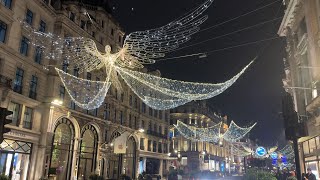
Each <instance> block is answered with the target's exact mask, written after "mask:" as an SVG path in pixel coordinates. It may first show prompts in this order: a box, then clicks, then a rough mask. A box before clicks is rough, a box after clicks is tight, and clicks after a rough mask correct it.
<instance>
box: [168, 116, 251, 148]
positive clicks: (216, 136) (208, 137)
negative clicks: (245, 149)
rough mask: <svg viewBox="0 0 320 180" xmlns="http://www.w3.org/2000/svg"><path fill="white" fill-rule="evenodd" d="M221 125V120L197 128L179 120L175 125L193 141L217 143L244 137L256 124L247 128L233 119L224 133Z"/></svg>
mask: <svg viewBox="0 0 320 180" xmlns="http://www.w3.org/2000/svg"><path fill="white" fill-rule="evenodd" d="M221 125H222V123H221V122H220V123H218V124H216V125H213V126H211V127H208V128H197V127H194V126H191V125H187V124H185V123H183V122H181V121H179V120H178V121H177V124H176V125H174V126H175V128H176V129H177V130H178V131H179V133H181V134H182V135H183V136H184V137H185V138H187V139H190V140H193V141H203V142H215V143H217V142H219V141H221V140H225V141H227V142H231V143H232V142H235V141H237V140H239V139H242V138H243V137H244V136H245V135H247V134H248V133H249V132H250V131H251V129H252V128H253V127H254V126H255V125H256V124H254V125H252V126H250V127H247V128H243V127H239V126H238V125H236V124H235V123H234V122H233V121H232V122H231V124H230V127H229V128H228V130H227V131H226V132H225V133H223V134H221Z"/></svg>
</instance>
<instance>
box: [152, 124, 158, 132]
mask: <svg viewBox="0 0 320 180" xmlns="http://www.w3.org/2000/svg"><path fill="white" fill-rule="evenodd" d="M153 131H154V132H157V124H156V123H155V124H154V126H153Z"/></svg>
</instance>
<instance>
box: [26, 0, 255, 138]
mask: <svg viewBox="0 0 320 180" xmlns="http://www.w3.org/2000/svg"><path fill="white" fill-rule="evenodd" d="M212 2H213V0H207V1H205V2H204V3H203V4H201V5H200V6H199V7H197V8H196V9H194V10H193V11H191V12H190V13H188V14H186V15H184V16H182V17H181V18H178V19H177V20H174V21H172V22H170V23H168V24H167V25H164V26H162V27H159V28H156V29H151V30H146V31H137V32H133V33H130V34H129V35H127V36H126V38H125V41H124V43H123V47H122V48H121V49H120V50H119V51H118V52H116V53H112V52H111V47H110V46H109V45H107V46H105V52H104V53H103V52H100V51H99V50H98V47H97V45H96V43H95V41H94V40H92V39H89V38H83V37H75V38H72V37H70V38H68V37H63V38H62V37H59V36H56V35H54V34H52V33H43V32H39V31H36V30H35V29H33V28H32V27H30V26H29V25H28V24H27V23H22V24H23V27H24V29H25V30H26V31H28V32H29V33H27V34H28V36H29V38H31V39H33V41H32V44H33V45H34V46H36V47H39V48H41V49H42V50H43V52H46V54H47V57H48V58H51V59H55V60H57V59H58V60H61V61H63V62H62V63H63V64H68V66H69V67H71V66H72V67H74V68H75V69H77V73H86V72H91V71H102V72H103V73H104V78H103V80H101V81H100V80H97V81H92V80H86V79H81V78H79V77H78V76H77V74H74V75H70V74H68V72H67V71H65V70H63V69H60V68H58V66H57V67H56V68H55V69H56V71H57V72H58V75H59V76H60V78H61V81H62V83H63V84H64V86H65V88H66V90H67V92H68V94H69V95H70V97H71V100H72V101H74V102H75V104H77V105H78V106H79V107H81V108H83V109H88V110H90V109H96V108H98V107H100V106H101V104H102V103H103V101H104V99H105V97H106V94H107V92H108V90H109V88H110V86H111V85H112V86H114V87H115V88H116V89H118V90H120V91H121V90H122V87H121V82H120V79H119V78H120V77H121V78H122V79H123V80H124V82H125V83H126V84H127V85H128V86H129V87H130V88H131V90H132V91H133V92H134V93H135V94H136V95H137V96H138V97H139V98H140V99H141V100H142V101H143V102H144V103H145V104H146V105H148V106H149V107H151V108H153V109H157V110H166V109H171V108H175V107H177V106H180V105H183V104H185V103H188V102H190V101H194V100H204V99H209V98H212V97H214V96H217V95H219V94H221V93H222V92H224V91H225V90H226V89H228V88H229V87H230V86H231V85H232V84H234V83H235V82H236V81H237V80H238V78H239V77H240V76H241V75H242V74H243V73H244V71H245V70H246V69H247V68H248V67H249V65H250V64H251V63H252V62H253V61H252V62H251V63H250V64H249V65H247V66H246V67H244V69H243V70H242V71H241V72H240V73H238V74H237V75H235V76H234V77H232V78H231V79H229V80H228V81H226V82H223V83H218V84H211V83H195V82H184V81H178V80H172V79H167V78H162V77H158V76H155V75H151V74H148V73H143V72H141V71H140V69H141V68H143V67H144V64H153V63H155V62H156V61H157V59H161V58H163V57H164V56H165V54H166V53H168V52H171V51H174V50H176V49H177V48H178V47H179V46H180V45H182V44H184V43H185V42H187V41H189V40H190V39H191V35H193V34H195V33H197V32H198V31H199V26H200V25H201V24H202V23H204V22H205V21H206V20H207V18H208V17H207V16H201V14H202V13H203V12H204V11H205V10H207V9H208V7H209V6H210V5H211V4H212ZM49 44H51V46H50V49H49V48H48V45H49ZM62 66H63V65H62ZM59 67H61V66H59ZM118 75H119V76H118ZM79 89H81V90H79ZM207 132H208V130H204V131H198V134H205V133H207ZM244 133H245V132H244ZM226 137H228V138H229V139H230V138H231V137H232V138H235V139H238V138H240V137H238V136H237V134H232V132H228V133H227V134H226Z"/></svg>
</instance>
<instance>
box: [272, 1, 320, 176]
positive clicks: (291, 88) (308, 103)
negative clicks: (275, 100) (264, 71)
mask: <svg viewBox="0 0 320 180" xmlns="http://www.w3.org/2000/svg"><path fill="white" fill-rule="evenodd" d="M283 3H284V5H285V6H286V10H285V15H284V18H283V20H282V23H281V26H280V29H279V31H278V34H279V35H280V36H283V37H286V41H287V46H286V50H287V57H286V58H285V73H286V79H284V81H283V82H284V88H285V89H286V90H287V91H288V92H289V93H291V94H292V96H293V99H294V104H295V110H296V111H297V112H298V115H299V121H300V124H301V126H304V127H302V128H304V129H305V131H306V132H307V136H306V137H302V138H300V139H299V152H300V160H301V162H300V166H301V169H302V172H305V171H306V168H307V167H310V168H311V169H312V171H313V173H314V174H316V176H317V177H318V178H319V174H320V166H319V163H320V140H319V138H320V137H319V136H320V126H319V125H320V124H319V122H320V121H319V120H320V116H319V107H320V101H319V100H320V96H319V95H320V91H319V90H320V89H319V88H320V86H319V85H320V84H319V80H320V46H319V42H320V1H318V0H284V1H283Z"/></svg>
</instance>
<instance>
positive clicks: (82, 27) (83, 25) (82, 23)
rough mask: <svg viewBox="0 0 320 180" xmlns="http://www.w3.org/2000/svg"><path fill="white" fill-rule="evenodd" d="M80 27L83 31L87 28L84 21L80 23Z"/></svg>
mask: <svg viewBox="0 0 320 180" xmlns="http://www.w3.org/2000/svg"><path fill="white" fill-rule="evenodd" d="M80 27H81V29H84V28H85V27H86V22H85V21H84V20H81V21H80Z"/></svg>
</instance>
